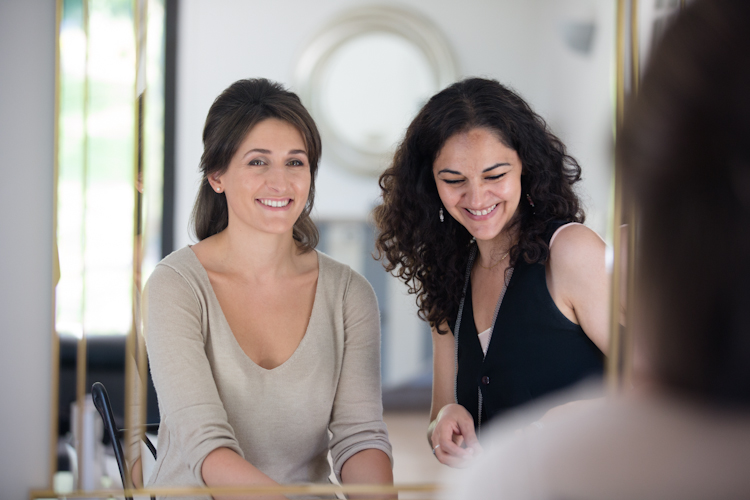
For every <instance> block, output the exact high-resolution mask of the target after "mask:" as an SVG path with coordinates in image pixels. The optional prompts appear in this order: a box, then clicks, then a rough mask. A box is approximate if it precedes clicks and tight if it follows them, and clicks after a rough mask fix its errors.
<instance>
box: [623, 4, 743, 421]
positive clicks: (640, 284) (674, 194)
mask: <svg viewBox="0 0 750 500" xmlns="http://www.w3.org/2000/svg"><path fill="white" fill-rule="evenodd" d="M749 23H750V2H748V1H747V0H708V1H696V2H694V3H691V4H690V5H689V6H688V7H686V8H685V10H683V11H682V12H681V13H680V14H679V15H678V16H677V19H676V20H675V22H674V25H673V26H672V27H671V29H669V30H667V32H666V33H665V35H664V37H663V39H662V42H661V44H660V45H659V46H658V48H657V50H656V51H655V52H654V54H653V55H652V57H651V59H650V62H649V67H648V68H647V70H646V72H645V74H644V78H643V82H642V84H641V88H640V91H639V94H638V97H637V99H636V100H635V102H634V103H633V106H632V107H630V108H628V110H627V111H628V113H626V119H625V123H624V125H623V130H622V131H621V133H620V134H619V136H618V144H617V153H618V156H619V158H620V161H621V164H622V165H623V168H624V179H625V187H626V194H627V197H628V199H629V200H630V201H632V202H634V203H635V206H636V207H637V208H638V211H639V213H640V216H639V218H638V226H637V227H638V238H637V240H636V244H637V249H636V259H637V260H636V272H637V277H636V282H637V285H636V286H637V294H636V298H637V301H636V309H635V318H636V319H638V318H644V319H643V320H642V321H641V323H642V324H641V325H640V328H637V329H636V334H637V338H638V339H639V340H640V341H642V342H643V344H642V345H643V348H644V349H643V352H645V353H647V356H648V358H649V361H650V363H649V365H650V368H651V370H652V371H653V372H652V375H653V376H654V377H655V378H656V379H657V380H658V382H659V383H660V384H661V385H662V386H663V387H666V388H667V389H668V390H670V391H671V392H676V393H680V394H682V395H683V396H688V397H691V398H694V399H698V400H703V401H707V402H712V403H720V404H730V405H739V406H744V407H745V408H748V407H750V286H749V285H748V284H749V283H750V231H749V230H748V229H750V30H749V29H748V24H749Z"/></svg>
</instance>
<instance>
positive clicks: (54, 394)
mask: <svg viewBox="0 0 750 500" xmlns="http://www.w3.org/2000/svg"><path fill="white" fill-rule="evenodd" d="M62 9H63V0H56V1H55V110H54V124H53V130H54V131H53V134H54V137H53V142H52V155H53V158H52V270H53V276H52V290H51V291H52V301H51V302H52V304H51V306H52V317H51V327H50V334H51V336H52V338H51V344H50V353H51V356H52V359H51V360H50V370H51V373H50V410H49V417H50V420H49V424H50V425H49V458H48V467H49V474H48V483H47V484H48V486H49V487H50V488H51V487H52V484H53V480H54V477H55V472H57V434H58V432H59V429H58V422H57V421H58V417H59V412H58V406H59V405H60V337H59V336H58V335H57V325H56V321H55V317H56V311H57V296H56V289H57V283H58V281H59V280H60V258H59V254H58V250H57V187H58V182H59V172H60V164H59V153H60V99H61V95H62V94H61V90H60V87H61V83H60V76H61V75H60V31H61V24H62Z"/></svg>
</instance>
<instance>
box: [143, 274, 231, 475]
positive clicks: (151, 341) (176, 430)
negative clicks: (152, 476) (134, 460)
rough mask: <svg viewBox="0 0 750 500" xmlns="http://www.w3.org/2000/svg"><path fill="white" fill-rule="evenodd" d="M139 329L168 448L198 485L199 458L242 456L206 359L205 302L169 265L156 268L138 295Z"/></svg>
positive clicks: (201, 461) (200, 462)
mask: <svg viewBox="0 0 750 500" xmlns="http://www.w3.org/2000/svg"><path fill="white" fill-rule="evenodd" d="M143 315H144V330H145V335H146V345H147V350H148V357H149V362H150V366H151V376H152V378H153V381H154V387H155V388H156V392H157V394H158V395H159V409H160V411H161V425H162V426H166V427H167V430H168V432H169V434H170V436H169V438H170V439H169V446H170V447H174V446H176V447H177V448H178V450H177V454H178V456H181V457H182V459H183V461H184V462H185V466H186V467H187V468H188V470H190V471H191V473H192V475H193V476H194V477H195V479H196V480H197V481H198V482H199V483H200V484H205V482H204V481H203V476H202V474H201V467H202V465H203V460H204V459H205V458H206V456H207V455H208V454H209V453H210V452H211V451H213V450H215V449H217V448H229V449H231V450H233V451H235V452H236V453H237V454H238V455H240V456H241V457H243V458H244V454H243V453H242V450H241V449H240V447H239V444H238V442H237V439H236V438H235V433H234V430H233V429H232V427H231V426H230V425H229V423H228V421H227V413H226V411H225V409H224V405H223V404H222V401H221V399H220V397H219V393H218V391H217V389H216V384H215V383H214V378H213V374H212V368H211V365H210V363H209V361H208V358H207V357H206V351H205V336H206V335H207V334H208V318H207V317H206V316H207V315H206V312H205V304H204V302H203V301H202V300H201V298H200V297H199V295H198V294H197V293H196V292H195V290H194V289H193V288H192V287H191V286H190V284H189V283H188V281H187V280H186V279H185V278H184V277H183V276H182V275H181V274H180V273H179V271H177V270H175V269H174V268H172V267H169V266H167V265H164V264H160V265H159V266H157V267H156V269H155V270H154V272H153V274H152V275H151V277H150V279H149V280H148V284H147V285H146V290H145V294H144V311H143Z"/></svg>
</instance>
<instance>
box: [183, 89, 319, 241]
mask: <svg viewBox="0 0 750 500" xmlns="http://www.w3.org/2000/svg"><path fill="white" fill-rule="evenodd" d="M269 118H276V119H278V120H282V121H285V122H287V123H289V124H290V125H292V126H294V127H295V128H296V129H297V130H298V131H299V133H300V134H301V135H302V138H303V139H304V141H305V147H306V148H307V157H308V160H309V161H310V193H309V194H308V196H307V204H306V205H305V208H304V210H303V211H302V213H301V214H300V216H299V218H298V219H297V221H296V222H295V223H294V228H293V237H294V240H295V241H296V242H297V244H298V246H299V247H300V248H301V249H302V250H304V251H309V250H312V249H313V248H315V247H316V246H317V244H318V240H319V234H318V229H317V227H315V224H314V223H313V221H312V219H311V218H310V211H311V210H312V207H313V201H314V199H315V177H316V174H317V172H318V161H319V160H320V154H321V143H320V135H319V133H318V128H317V127H316V126H315V122H314V121H313V119H312V117H311V116H310V114H309V113H308V112H307V109H305V107H304V106H303V105H302V102H301V101H300V99H299V97H297V95H296V94H294V93H292V92H289V91H288V90H286V89H284V87H283V86H281V85H279V84H278V83H274V82H271V81H269V80H266V79H265V78H257V79H247V80H239V81H236V82H234V83H233V84H232V85H230V86H229V87H228V88H227V89H226V90H224V92H222V93H221V94H220V95H219V96H218V97H217V98H216V100H215V101H214V103H213V104H212V105H211V109H209V111H208V116H207V117H206V124H205V126H204V128H203V155H202V156H201V163H200V170H201V185H200V189H199V191H198V196H197V197H196V200H195V205H194V206H193V215H192V222H193V230H194V232H195V236H196V237H197V238H198V240H203V239H205V238H208V237H209V236H213V235H214V234H217V233H219V232H221V231H223V230H224V229H225V228H226V227H227V224H228V223H229V213H228V209H227V198H226V194H225V193H217V192H215V191H214V190H213V189H212V188H211V185H210V184H209V182H208V176H209V175H211V174H213V173H216V172H218V173H219V174H222V173H224V172H226V170H227V168H228V167H229V162H230V161H231V159H232V157H233V156H234V154H235V153H236V152H237V148H239V146H240V143H242V141H243V140H244V139H245V137H246V136H247V134H248V133H250V130H251V129H252V128H253V127H254V126H255V125H257V124H258V123H260V122H262V121H263V120H266V119H269Z"/></svg>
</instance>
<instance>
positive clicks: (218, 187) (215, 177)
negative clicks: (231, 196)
mask: <svg viewBox="0 0 750 500" xmlns="http://www.w3.org/2000/svg"><path fill="white" fill-rule="evenodd" d="M206 180H208V183H209V184H210V185H211V188H212V189H213V190H214V191H215V192H217V193H223V192H224V185H223V184H222V182H221V174H220V173H219V172H213V173H211V174H208V175H207V176H206Z"/></svg>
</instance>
